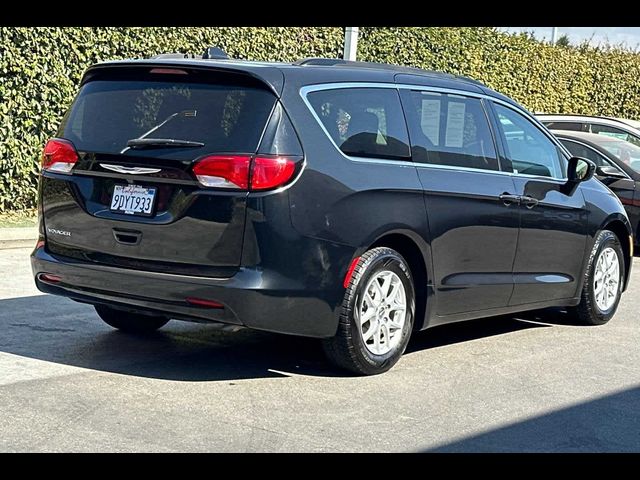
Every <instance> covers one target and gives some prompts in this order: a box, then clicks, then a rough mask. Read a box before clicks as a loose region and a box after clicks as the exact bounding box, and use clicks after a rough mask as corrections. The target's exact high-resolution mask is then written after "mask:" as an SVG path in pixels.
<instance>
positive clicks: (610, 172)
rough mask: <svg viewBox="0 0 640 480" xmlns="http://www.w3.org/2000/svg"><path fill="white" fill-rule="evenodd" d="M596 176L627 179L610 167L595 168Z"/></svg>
mask: <svg viewBox="0 0 640 480" xmlns="http://www.w3.org/2000/svg"><path fill="white" fill-rule="evenodd" d="M596 175H599V176H601V177H608V178H627V177H626V175H625V174H624V173H622V172H621V171H620V170H618V169H617V168H616V167H612V166H611V165H605V166H603V167H598V168H596Z"/></svg>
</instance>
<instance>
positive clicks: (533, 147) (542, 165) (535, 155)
mask: <svg viewBox="0 0 640 480" xmlns="http://www.w3.org/2000/svg"><path fill="white" fill-rule="evenodd" d="M494 105H495V112H496V115H497V118H498V123H499V125H500V133H501V135H502V140H503V143H504V146H505V150H506V153H507V157H509V159H510V160H511V163H512V164H513V172H514V173H519V174H523V175H535V176H539V177H550V178H558V179H561V178H564V177H565V164H566V161H565V160H564V156H563V155H562V153H561V150H560V148H559V147H558V146H557V145H555V144H554V143H553V142H552V141H551V139H550V138H549V137H547V135H545V134H544V133H543V132H542V130H541V129H540V128H538V127H537V126H536V125H535V124H534V123H533V122H531V121H530V120H529V119H527V118H526V117H525V116H524V115H522V114H520V113H518V112H516V111H515V110H513V109H511V108H508V107H505V106H503V105H500V104H494Z"/></svg>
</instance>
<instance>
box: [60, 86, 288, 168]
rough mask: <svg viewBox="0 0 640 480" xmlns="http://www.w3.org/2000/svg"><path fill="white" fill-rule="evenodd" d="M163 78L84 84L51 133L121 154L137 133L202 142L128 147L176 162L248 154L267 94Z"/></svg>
mask: <svg viewBox="0 0 640 480" xmlns="http://www.w3.org/2000/svg"><path fill="white" fill-rule="evenodd" d="M167 76H168V75H162V76H158V77H161V79H151V78H150V79H128V78H125V79H122V78H117V77H116V78H115V79H107V80H104V79H100V80H93V81H89V82H88V83H86V84H85V85H83V86H82V88H81V89H80V92H79V93H78V96H77V97H76V100H75V102H74V103H73V105H72V107H71V109H70V110H69V112H68V113H67V115H66V116H65V118H64V120H63V122H62V125H61V127H60V130H59V132H58V136H61V137H63V138H66V139H68V140H71V141H72V142H73V143H74V145H75V146H76V148H77V149H78V151H81V152H95V153H107V154H118V153H125V152H126V151H127V142H128V141H129V140H132V139H140V138H154V139H174V140H181V141H188V142H197V143H200V144H203V145H197V144H196V145H192V146H189V147H175V146H174V147H171V148H166V147H164V148H159V147H153V148H150V147H149V146H145V147H144V148H136V150H135V155H137V156H153V157H160V158H175V159H179V160H192V159H195V158H197V157H199V156H202V155H204V154H207V153H212V152H242V153H254V152H255V151H256V149H257V146H258V142H259V140H260V136H261V134H262V131H263V129H264V126H265V124H266V123H267V120H268V118H269V114H270V113H271V111H272V108H273V105H274V103H275V101H276V98H275V96H274V95H273V94H272V93H271V92H269V91H268V90H266V89H261V88H259V87H254V86H247V85H240V84H238V85H236V84H233V83H219V84H216V83H206V82H202V83H201V82H190V81H182V80H181V79H180V78H177V79H175V80H176V81H168V80H167V79H166V77H167ZM175 76H176V77H181V76H182V75H175ZM172 80H173V79H172Z"/></svg>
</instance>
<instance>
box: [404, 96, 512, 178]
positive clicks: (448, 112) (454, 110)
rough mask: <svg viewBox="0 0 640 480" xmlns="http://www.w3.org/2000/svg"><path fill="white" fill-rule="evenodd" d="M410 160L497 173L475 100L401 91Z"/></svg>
mask: <svg viewBox="0 0 640 480" xmlns="http://www.w3.org/2000/svg"><path fill="white" fill-rule="evenodd" d="M402 99H403V102H404V106H405V112H406V114H407V121H408V123H409V133H410V136H411V144H412V154H413V161H414V162H418V163H427V164H433V165H444V166H450V167H463V168H474V169H481V170H499V169H500V167H499V164H498V158H497V155H496V148H495V144H494V139H493V136H492V135H491V129H490V128H489V122H488V119H487V115H486V113H485V111H484V107H483V105H482V102H481V101H480V100H479V99H477V98H471V97H465V96H462V95H454V94H445V93H435V92H427V91H419V90H403V92H402Z"/></svg>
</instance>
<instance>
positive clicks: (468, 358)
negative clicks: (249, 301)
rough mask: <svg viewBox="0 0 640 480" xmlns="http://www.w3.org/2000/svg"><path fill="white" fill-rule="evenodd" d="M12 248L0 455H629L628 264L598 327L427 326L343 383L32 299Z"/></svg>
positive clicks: (556, 322)
mask: <svg viewBox="0 0 640 480" xmlns="http://www.w3.org/2000/svg"><path fill="white" fill-rule="evenodd" d="M29 253H30V249H26V248H14V249H7V250H0V412H1V414H0V451H3V452H6V451H10V452H13V451H36V452H43V451H44V452H61V451H65V452H66V451H72V452H103V451H106V452H114V451H119V452H124V451H136V452H137V451H145V452H169V451H207V452H291V451H304V452H316V451H324V452H352V451H353V452H384V451H403V452H424V451H429V452H433V451H435V452H445V451H447V452H448V451H458V452H459V451H465V452H485V451H497V452H502V451H507V452H521V451H527V452H529V451H544V452H549V451H553V452H582V451H587V452H591V451H636V452H637V451H640V328H639V327H640V315H639V313H640V306H639V305H638V303H637V299H638V296H639V294H640V265H638V263H639V261H638V260H639V259H636V260H635V263H636V266H635V269H634V271H633V273H632V280H631V285H630V287H629V289H628V291H627V292H626V293H625V294H624V297H623V299H622V302H621V304H620V308H619V310H618V313H617V315H616V316H615V318H614V319H613V320H612V321H611V322H610V323H609V324H608V325H605V326H602V327H582V326H576V325H572V324H571V323H570V322H569V321H568V319H567V318H566V316H565V315H564V314H563V312H561V311H554V310H550V311H545V312H542V313H533V314H531V313H529V314H526V315H525V314H523V315H518V316H515V317H499V318H488V319H482V320H476V321H472V322H465V323H460V324H455V325H448V326H444V327H438V328H435V329H432V330H429V331H426V332H421V333H419V334H417V335H416V336H415V337H414V339H413V340H412V342H411V344H410V345H409V349H408V352H407V353H406V354H405V356H404V357H403V358H402V359H401V361H400V362H399V363H398V364H397V365H396V366H395V367H394V368H393V369H392V370H391V371H390V372H388V373H386V374H384V375H379V376H375V377H353V376H350V375H345V374H343V373H341V372H339V371H337V370H335V369H332V368H331V367H329V366H328V365H327V364H326V363H325V361H324V358H323V356H322V351H321V349H320V347H319V345H318V343H317V342H316V341H314V340H309V339H300V338H295V337H288V336H280V335H275V334H268V333H262V332H253V331H247V330H245V331H241V332H237V333H227V332H221V331H217V330H215V329H214V328H212V327H211V326H207V325H201V324H189V323H184V322H179V321H171V322H170V323H169V324H167V325H166V326H165V327H164V328H163V329H162V330H160V331H159V332H158V333H156V334H154V335H151V336H149V337H146V338H142V337H135V336H129V335H126V334H122V333H120V332H117V331H114V330H112V329H111V328H110V327H109V326H107V325H106V324H104V323H102V322H101V321H100V319H99V318H98V316H97V315H96V314H95V312H94V310H93V309H92V307H90V306H87V305H82V304H79V303H75V302H73V301H71V300H67V299H64V298H60V297H54V296H48V295H43V294H41V293H40V292H38V290H37V289H36V288H35V286H34V284H33V280H32V278H31V270H30V266H29ZM284 314H286V313H285V312H283V315H284Z"/></svg>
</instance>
